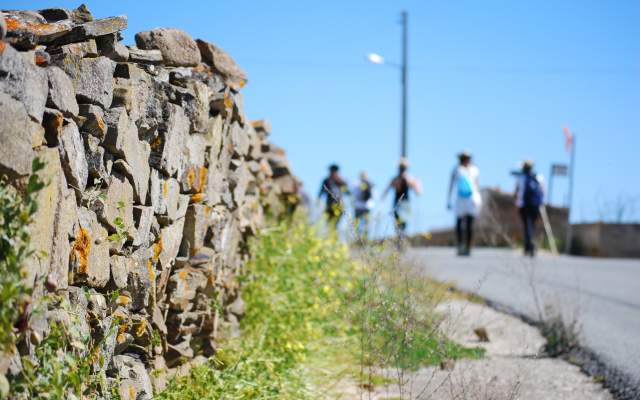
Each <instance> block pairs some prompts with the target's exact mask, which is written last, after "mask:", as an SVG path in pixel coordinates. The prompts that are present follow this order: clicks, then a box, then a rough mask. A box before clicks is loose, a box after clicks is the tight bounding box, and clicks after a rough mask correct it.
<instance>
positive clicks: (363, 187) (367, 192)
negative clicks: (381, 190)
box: [358, 181, 372, 203]
mask: <svg viewBox="0 0 640 400" xmlns="http://www.w3.org/2000/svg"><path fill="white" fill-rule="evenodd" d="M371 197H372V194H371V184H370V183H369V182H366V181H365V182H361V183H360V198H359V199H358V200H360V201H362V202H363V203H366V202H367V201H369V199H371Z"/></svg>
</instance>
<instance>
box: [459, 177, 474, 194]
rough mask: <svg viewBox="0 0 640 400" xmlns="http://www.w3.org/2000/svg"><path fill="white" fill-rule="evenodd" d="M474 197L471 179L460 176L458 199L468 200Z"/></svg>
mask: <svg viewBox="0 0 640 400" xmlns="http://www.w3.org/2000/svg"><path fill="white" fill-rule="evenodd" d="M472 195H473V186H472V185H471V179H469V177H468V176H467V175H462V174H460V175H459V176H458V197H459V198H461V199H468V198H470V197H471V196H472Z"/></svg>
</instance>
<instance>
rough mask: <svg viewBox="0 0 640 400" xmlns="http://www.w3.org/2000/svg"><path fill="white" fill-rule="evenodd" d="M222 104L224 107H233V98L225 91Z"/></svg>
mask: <svg viewBox="0 0 640 400" xmlns="http://www.w3.org/2000/svg"><path fill="white" fill-rule="evenodd" d="M224 106H225V108H231V107H233V99H232V98H231V96H229V95H228V94H227V93H225V94H224Z"/></svg>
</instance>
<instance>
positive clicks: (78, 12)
mask: <svg viewBox="0 0 640 400" xmlns="http://www.w3.org/2000/svg"><path fill="white" fill-rule="evenodd" d="M71 19H72V20H73V22H76V23H83V22H89V21H93V15H91V11H89V8H88V7H87V5H86V4H80V5H79V6H78V8H76V9H75V10H73V11H71Z"/></svg>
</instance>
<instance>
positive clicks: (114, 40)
mask: <svg viewBox="0 0 640 400" xmlns="http://www.w3.org/2000/svg"><path fill="white" fill-rule="evenodd" d="M95 42H96V45H97V49H98V53H99V54H100V55H101V56H105V57H109V58H110V59H112V60H113V61H119V62H125V61H129V49H127V46H125V45H123V44H122V43H121V42H120V38H119V33H111V34H109V35H104V36H99V37H97V38H96V39H95Z"/></svg>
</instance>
